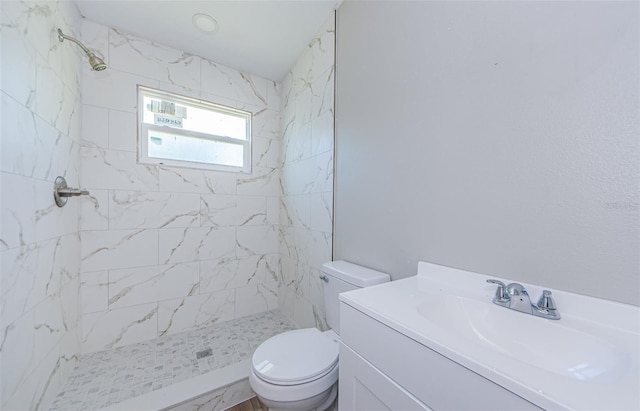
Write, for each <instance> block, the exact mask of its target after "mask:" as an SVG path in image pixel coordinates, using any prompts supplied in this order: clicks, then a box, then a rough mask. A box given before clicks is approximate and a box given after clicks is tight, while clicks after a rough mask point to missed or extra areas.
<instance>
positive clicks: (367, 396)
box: [338, 344, 431, 411]
mask: <svg viewBox="0 0 640 411" xmlns="http://www.w3.org/2000/svg"><path fill="white" fill-rule="evenodd" d="M338 381H339V390H338V393H339V394H338V395H339V397H338V409H340V410H353V411H387V410H403V411H411V410H428V411H431V410H430V408H428V407H427V406H426V405H424V404H423V403H422V402H420V401H419V400H417V399H416V398H415V397H414V396H413V395H411V394H409V393H408V392H407V391H405V390H404V389H402V387H400V386H399V385H398V384H396V383H395V382H393V380H391V379H390V378H389V377H387V376H386V375H384V374H382V373H381V372H380V371H379V370H378V369H377V368H375V367H374V366H373V365H371V364H370V363H369V362H367V360H365V359H364V358H362V357H360V356H359V355H358V354H356V353H355V352H354V351H353V350H351V349H350V348H349V347H347V346H346V345H344V344H340V376H339V379H338Z"/></svg>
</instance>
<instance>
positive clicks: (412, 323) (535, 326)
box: [339, 262, 640, 411]
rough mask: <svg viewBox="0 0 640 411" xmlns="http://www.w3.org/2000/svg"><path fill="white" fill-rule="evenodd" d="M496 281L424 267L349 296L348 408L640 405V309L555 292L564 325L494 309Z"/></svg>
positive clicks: (343, 372)
mask: <svg viewBox="0 0 640 411" xmlns="http://www.w3.org/2000/svg"><path fill="white" fill-rule="evenodd" d="M487 280H496V278H495V277H489V276H485V275H482V274H477V273H472V272H467V271H464V270H458V269H453V268H449V267H444V266H439V265H436V264H430V263H425V262H420V263H419V266H418V274H417V275H416V276H415V277H411V278H406V279H403V280H399V281H393V282H391V283H387V284H382V285H379V286H375V287H371V288H365V289H361V290H356V291H351V292H348V293H344V294H341V296H340V300H341V304H340V316H341V340H342V342H341V346H340V376H339V384H340V385H339V408H340V409H343V410H362V411H374V410H436V411H439V410H539V409H549V410H587V409H588V410H598V409H599V410H638V409H640V368H639V366H638V364H639V363H640V308H639V307H636V306H631V305H626V304H621V303H616V302H612V301H607V300H600V299H596V298H591V297H587V296H582V295H577V294H572V293H567V292H563V291H558V290H553V289H551V290H549V291H550V292H551V294H552V295H553V298H554V301H555V304H556V306H557V310H558V312H559V315H558V316H559V317H560V319H557V320H554V319H548V318H542V317H540V316H535V315H529V314H526V313H523V312H519V311H516V310H514V309H509V308H507V307H506V306H504V304H503V306H500V305H498V303H494V300H495V299H496V295H497V294H496V285H495V284H491V283H487ZM497 280H498V281H504V282H505V283H508V282H509V280H508V279H503V278H497ZM493 282H494V283H495V281H493ZM522 286H523V287H524V288H525V289H526V290H527V291H528V294H529V295H531V296H532V298H531V299H532V300H533V301H534V302H535V298H536V297H537V296H538V295H542V294H543V290H542V288H540V287H538V286H535V285H531V284H522ZM545 295H548V294H545Z"/></svg>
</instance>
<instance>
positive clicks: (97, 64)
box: [58, 29, 107, 71]
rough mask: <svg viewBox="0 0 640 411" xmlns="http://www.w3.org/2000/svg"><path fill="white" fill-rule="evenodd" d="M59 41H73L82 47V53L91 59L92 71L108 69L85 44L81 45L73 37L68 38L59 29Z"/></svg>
mask: <svg viewBox="0 0 640 411" xmlns="http://www.w3.org/2000/svg"><path fill="white" fill-rule="evenodd" d="M58 40H60V42H61V43H62V42H63V41H64V40H69V41H73V42H74V43H76V44H77V45H78V46H80V48H81V49H82V51H84V52H85V54H86V55H87V57H88V58H89V64H90V65H91V69H92V70H94V71H102V70H104V69H106V68H107V65H106V64H105V63H104V60H102V59H101V58H100V57H98V56H96V55H95V54H94V53H93V52H92V51H91V50H89V49H88V48H86V47H85V46H84V44H82V43H80V41H78V40H76V39H74V38H73V37H71V36H67V35H66V34H64V33H63V32H62V30H60V29H58Z"/></svg>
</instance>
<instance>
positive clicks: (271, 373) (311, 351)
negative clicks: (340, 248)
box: [249, 261, 389, 411]
mask: <svg viewBox="0 0 640 411" xmlns="http://www.w3.org/2000/svg"><path fill="white" fill-rule="evenodd" d="M322 272H323V275H322V276H321V277H320V278H321V279H322V280H323V281H324V286H323V291H324V300H325V309H326V313H327V323H328V324H329V326H331V327H332V329H331V330H329V331H325V332H321V331H319V330H318V329H317V328H305V329H301V330H294V331H288V332H285V333H282V334H278V335H276V336H273V337H271V338H269V339H268V340H266V341H265V342H263V343H262V344H260V346H259V347H258V348H257V349H256V351H255V352H254V354H253V357H252V360H251V371H250V373H249V383H250V385H251V387H252V388H253V390H254V391H255V393H256V395H257V396H258V398H260V400H261V401H262V402H263V403H264V404H265V405H266V406H267V407H268V408H269V409H270V410H271V411H278V410H295V411H324V410H326V409H328V408H329V407H330V406H331V405H332V404H333V403H334V402H335V399H336V397H337V392H338V384H337V382H338V346H339V341H340V340H339V335H338V334H339V329H340V328H339V327H340V321H339V315H338V314H339V305H340V303H339V300H338V294H339V293H341V292H345V291H350V290H354V289H357V288H362V287H368V286H370V285H375V284H380V283H384V282H387V281H389V275H387V274H384V273H381V272H378V271H374V270H370V269H368V268H364V267H360V266H357V265H355V264H351V263H348V262H346V261H333V262H330V263H325V264H324V265H323V266H322Z"/></svg>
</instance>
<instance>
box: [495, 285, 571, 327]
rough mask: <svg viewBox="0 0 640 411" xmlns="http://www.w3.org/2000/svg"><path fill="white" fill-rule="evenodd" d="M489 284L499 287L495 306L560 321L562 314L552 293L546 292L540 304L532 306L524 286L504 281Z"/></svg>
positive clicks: (539, 300) (539, 301) (543, 293)
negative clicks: (507, 283)
mask: <svg viewBox="0 0 640 411" xmlns="http://www.w3.org/2000/svg"><path fill="white" fill-rule="evenodd" d="M487 282H488V283H491V284H496V285H497V286H498V288H497V289H496V295H495V297H494V298H493V303H494V304H497V305H499V306H501V307H505V308H509V309H511V310H515V311H520V312H522V313H525V314H531V315H535V316H536V317H542V318H548V319H550V320H559V319H560V313H559V312H558V309H557V307H556V303H555V301H554V300H553V297H551V291H549V290H544V291H543V292H542V295H541V296H540V298H539V299H538V302H537V303H536V304H535V305H533V304H531V299H530V298H529V293H528V292H527V290H526V289H525V288H524V287H523V286H522V284H518V283H511V284H509V285H505V284H504V283H503V282H502V281H498V280H494V279H490V280H487Z"/></svg>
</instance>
